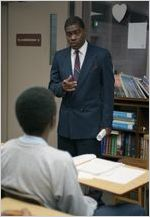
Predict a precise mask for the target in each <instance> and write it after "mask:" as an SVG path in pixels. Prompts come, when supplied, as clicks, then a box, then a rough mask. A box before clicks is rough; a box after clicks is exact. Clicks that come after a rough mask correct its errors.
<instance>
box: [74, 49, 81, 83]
mask: <svg viewBox="0 0 150 217" xmlns="http://www.w3.org/2000/svg"><path fill="white" fill-rule="evenodd" d="M75 53H76V57H75V62H74V79H75V80H76V81H77V80H78V77H79V74H80V59H79V50H76V51H75Z"/></svg>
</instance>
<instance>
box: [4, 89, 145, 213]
mask: <svg viewBox="0 0 150 217" xmlns="http://www.w3.org/2000/svg"><path fill="white" fill-rule="evenodd" d="M16 116H17V119H18V122H19V124H20V126H21V128H22V129H23V131H24V135H23V136H21V137H19V138H16V139H11V140H9V141H8V142H6V143H5V144H4V146H3V148H2V149H1V151H2V153H1V165H2V168H1V171H2V174H1V184H2V186H3V187H5V188H11V189H15V190H17V191H19V192H22V193H26V194H29V195H31V196H35V197H36V198H38V199H39V200H40V201H41V203H42V204H43V206H45V207H51V208H54V209H56V210H59V211H62V212H66V213H69V214H72V215H79V216H86V215H87V216H89V215H98V216H99V215H108V216H112V215H114V216H117V215H119V216H120V215H125V216H128V215H131V216H134V215H135V216H137V215H144V211H143V208H141V207H140V206H138V205H132V204H125V205H119V206H100V207H99V208H96V206H95V207H94V206H92V205H91V203H90V202H89V201H91V200H90V198H88V197H85V196H84V195H83V193H82V190H81V188H80V185H79V183H78V177H77V171H76V168H75V166H74V163H73V160H72V157H71V156H70V154H69V153H68V152H65V151H61V150H57V149H55V148H53V147H51V146H49V144H48V142H47V141H48V135H49V132H50V130H51V129H52V128H53V127H54V124H55V116H56V105H55V101H54V97H53V95H52V93H51V92H50V91H48V90H47V89H45V88H43V87H32V88H30V89H27V90H25V91H24V92H23V93H22V94H21V95H20V96H19V97H18V98H17V101H16Z"/></svg>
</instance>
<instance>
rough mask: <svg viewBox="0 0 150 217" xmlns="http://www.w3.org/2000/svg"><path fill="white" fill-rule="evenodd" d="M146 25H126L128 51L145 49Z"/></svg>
mask: <svg viewBox="0 0 150 217" xmlns="http://www.w3.org/2000/svg"><path fill="white" fill-rule="evenodd" d="M146 33H147V23H146V22H145V23H129V24H128V49H145V48H146Z"/></svg>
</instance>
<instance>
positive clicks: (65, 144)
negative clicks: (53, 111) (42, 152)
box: [49, 16, 114, 156]
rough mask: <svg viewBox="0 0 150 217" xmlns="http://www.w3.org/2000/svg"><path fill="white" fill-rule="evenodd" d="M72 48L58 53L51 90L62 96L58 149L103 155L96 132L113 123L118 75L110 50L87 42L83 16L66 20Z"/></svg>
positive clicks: (108, 131) (109, 127)
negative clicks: (115, 76) (116, 75)
mask: <svg viewBox="0 0 150 217" xmlns="http://www.w3.org/2000/svg"><path fill="white" fill-rule="evenodd" d="M64 29H65V33H66V38H67V41H68V44H69V45H70V46H69V47H68V48H65V49H63V50H60V51H58V52H56V54H55V56H54V60H53V64H52V68H51V78H50V82H49V89H51V90H52V91H53V93H54V94H55V95H56V96H57V97H62V102H61V108H60V113H59V124H58V148H59V149H63V150H66V151H68V152H70V154H71V155H72V156H76V155H80V154H85V153H94V154H96V155H97V156H99V154H100V148H99V146H100V144H99V142H98V141H97V140H96V135H97V134H98V133H99V131H100V130H101V129H106V134H107V135H109V134H110V132H111V126H112V114H113V96H114V75H113V70H112V62H111V56H110V53H109V52H108V51H107V50H106V49H104V48H100V47H96V46H94V45H92V44H90V43H89V42H87V41H86V34H85V26H84V23H83V20H82V19H81V18H79V17H76V16H75V17H70V18H68V19H67V20H66V22H65V26H64Z"/></svg>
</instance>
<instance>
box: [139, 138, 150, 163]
mask: <svg viewBox="0 0 150 217" xmlns="http://www.w3.org/2000/svg"><path fill="white" fill-rule="evenodd" d="M140 158H141V159H144V160H148V159H149V135H148V134H145V135H144V136H143V137H141V150H140Z"/></svg>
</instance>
